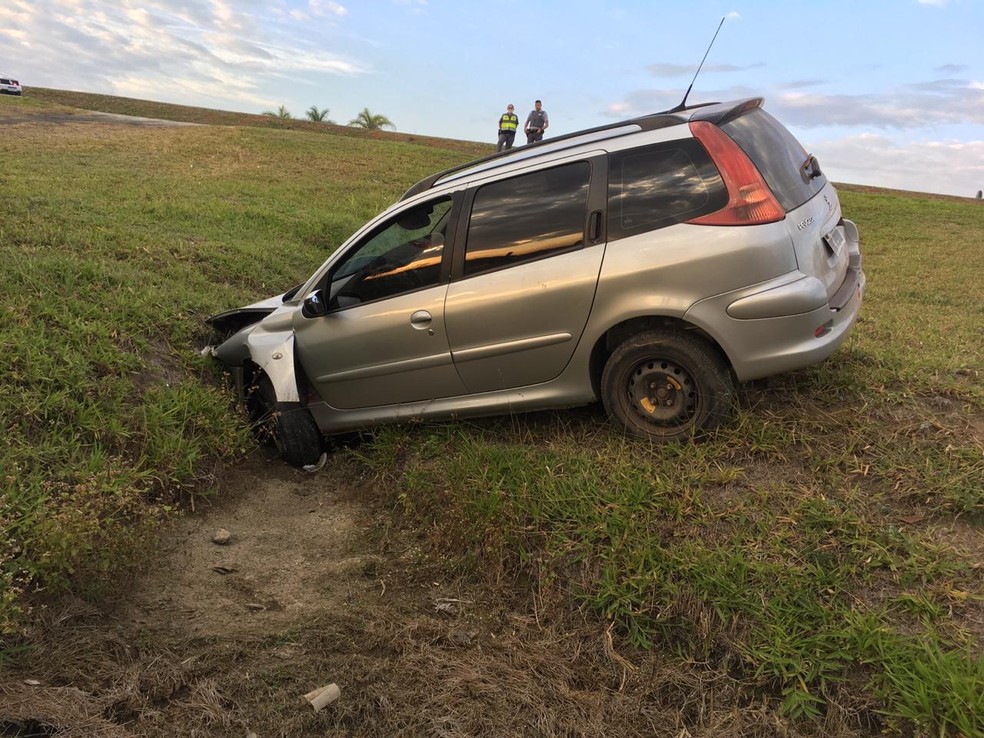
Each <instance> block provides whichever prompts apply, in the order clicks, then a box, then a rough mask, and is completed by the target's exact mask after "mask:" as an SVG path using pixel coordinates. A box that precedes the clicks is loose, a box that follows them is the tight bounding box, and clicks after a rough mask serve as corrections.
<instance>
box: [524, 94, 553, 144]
mask: <svg viewBox="0 0 984 738" xmlns="http://www.w3.org/2000/svg"><path fill="white" fill-rule="evenodd" d="M542 106H543V103H541V102H540V101H539V100H537V101H536V102H535V103H533V110H531V111H530V114H529V115H527V116H526V123H525V124H524V125H523V131H525V132H526V143H528V144H531V143H536V142H537V141H542V140H543V132H544V131H545V130H547V127H548V126H549V125H550V118H548V117H547V111H546V110H544V109H543V107H542Z"/></svg>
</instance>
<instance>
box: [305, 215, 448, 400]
mask: <svg viewBox="0 0 984 738" xmlns="http://www.w3.org/2000/svg"><path fill="white" fill-rule="evenodd" d="M453 205H454V202H453V200H452V198H451V197H448V196H445V197H441V198H436V199H434V200H431V201H428V202H426V203H423V204H418V205H415V206H412V207H410V208H407V209H405V210H403V211H401V212H399V213H397V214H395V215H393V216H390V217H388V218H387V219H386V220H384V221H383V222H382V223H380V225H379V226H378V227H376V228H373V229H372V230H371V231H370V232H369V233H368V234H367V235H366V236H365V237H363V238H362V239H360V240H359V241H358V242H356V243H355V244H354V245H353V246H352V247H351V248H350V249H349V250H348V252H347V253H346V255H345V256H344V257H343V258H342V259H340V260H339V261H338V262H337V263H336V264H334V265H332V267H331V269H330V270H329V272H328V274H327V275H326V276H325V279H324V280H323V281H322V284H321V285H320V289H319V292H320V297H321V299H322V300H323V301H325V302H326V304H327V313H326V314H325V315H321V316H318V317H313V318H308V317H305V316H304V315H302V314H301V312H300V311H298V312H297V313H295V317H294V334H295V339H296V343H297V351H298V359H299V361H300V363H301V366H302V367H303V368H304V371H305V372H306V374H307V376H308V378H309V379H310V380H311V382H312V383H313V384H314V387H315V389H316V391H317V392H318V394H319V395H320V396H321V398H322V399H323V400H324V401H325V402H326V403H328V404H329V405H330V406H332V407H336V408H340V409H355V408H363V407H375V406H381V405H393V404H401V403H410V402H420V401H426V400H431V399H435V398H438V397H450V396H454V395H458V394H463V393H464V392H465V389H464V386H463V385H462V383H461V380H460V379H459V377H458V373H457V371H456V370H455V367H454V363H453V361H452V359H451V350H450V347H449V344H448V337H447V331H446V328H445V324H444V300H445V297H446V295H447V288H448V277H449V274H450V246H449V245H448V244H446V236H447V235H448V234H450V233H452V232H453V229H452V228H451V227H450V226H453V223H452V217H453V216H455V214H456V209H455V208H454V207H453Z"/></svg>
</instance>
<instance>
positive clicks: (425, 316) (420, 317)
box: [410, 310, 434, 331]
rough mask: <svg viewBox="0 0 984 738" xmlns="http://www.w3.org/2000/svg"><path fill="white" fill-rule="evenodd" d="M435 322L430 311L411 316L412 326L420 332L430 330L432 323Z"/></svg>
mask: <svg viewBox="0 0 984 738" xmlns="http://www.w3.org/2000/svg"><path fill="white" fill-rule="evenodd" d="M433 320H434V316H432V315H431V314H430V313H429V312H428V311H426V310H418V311H417V312H415V313H414V314H413V315H411V316H410V325H411V326H413V327H414V328H416V329H417V330H418V331H422V330H426V329H427V328H430V324H431V321H433Z"/></svg>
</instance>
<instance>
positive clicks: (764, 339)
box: [686, 262, 866, 382]
mask: <svg viewBox="0 0 984 738" xmlns="http://www.w3.org/2000/svg"><path fill="white" fill-rule="evenodd" d="M852 266H853V268H852V269H851V270H850V271H849V273H848V277H847V279H845V281H844V284H843V285H842V287H841V289H840V290H838V293H837V294H836V295H835V296H834V297H833V298H831V300H830V302H825V303H824V304H823V305H821V306H819V307H813V308H812V309H800V308H805V307H806V306H807V305H808V304H809V303H810V301H811V296H813V295H815V294H816V285H815V284H813V280H811V279H810V278H808V277H801V278H798V279H793V280H791V281H789V282H788V283H786V284H784V285H780V286H778V287H772V288H770V289H768V290H762V291H760V292H758V293H753V294H752V295H742V296H741V298H739V299H736V296H735V295H719V296H717V297H714V298H711V299H709V300H705V301H702V302H701V303H698V304H697V305H695V306H694V307H693V308H691V310H690V311H688V313H687V316H686V318H687V319H688V320H690V321H691V322H693V323H695V324H697V325H699V326H701V327H702V328H703V329H704V330H706V331H707V332H708V333H709V334H711V335H712V336H714V337H715V338H716V339H717V340H718V343H719V344H720V345H721V348H722V349H723V350H724V352H725V353H726V354H727V355H728V358H729V360H730V361H731V365H732V367H733V368H734V372H735V375H736V376H737V378H738V380H739V381H742V382H747V381H749V380H752V379H759V378H761V377H768V376H772V375H774V374H781V373H783V372H788V371H793V370H795V369H802V368H804V367H807V366H811V365H813V364H818V363H820V362H821V361H823V360H825V359H826V358H827V357H829V356H830V355H831V354H832V353H833V352H834V351H836V350H837V348H838V347H839V346H840V345H841V344H842V343H843V342H844V341H845V340H846V339H847V336H848V334H849V333H850V331H851V328H852V327H853V326H854V323H855V321H857V318H858V314H859V313H860V311H861V302H862V301H863V299H864V290H865V285H866V278H865V275H864V271H863V270H862V269H861V267H860V262H858V263H857V265H856V266H854V265H852ZM782 303H786V304H788V305H791V306H795V307H796V308H798V309H796V310H790V311H789V313H790V314H777V311H775V310H772V311H770V315H769V317H754V318H753V317H749V316H750V315H751V313H752V309H751V307H750V306H756V307H759V308H760V309H761V308H762V306H764V305H769V306H771V307H773V308H775V307H778V306H779V305H780V304H782ZM813 304H814V305H815V304H816V303H815V302H814V303H813ZM732 306H738V309H733V307H732ZM721 316H725V317H724V318H723V319H722V317H721Z"/></svg>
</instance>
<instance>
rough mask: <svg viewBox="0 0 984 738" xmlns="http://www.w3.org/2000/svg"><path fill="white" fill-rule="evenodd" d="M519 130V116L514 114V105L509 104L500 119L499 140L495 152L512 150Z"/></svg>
mask: <svg viewBox="0 0 984 738" xmlns="http://www.w3.org/2000/svg"><path fill="white" fill-rule="evenodd" d="M518 128H519V116H517V115H516V114H515V113H514V112H513V106H512V103H509V104H508V105H507V106H506V112H505V113H503V114H502V115H501V116H500V117H499V140H498V141H497V142H496V144H495V150H496V151H502V150H503V149H511V148H512V145H513V141H514V140H515V139H516V129H518Z"/></svg>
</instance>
